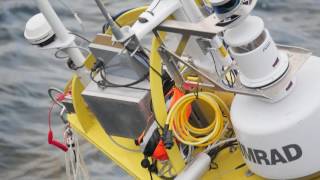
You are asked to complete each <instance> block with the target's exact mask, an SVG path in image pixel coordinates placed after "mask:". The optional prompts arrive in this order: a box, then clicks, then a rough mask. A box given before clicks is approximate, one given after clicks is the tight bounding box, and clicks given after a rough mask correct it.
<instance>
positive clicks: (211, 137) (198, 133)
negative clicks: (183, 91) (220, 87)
mask: <svg viewBox="0 0 320 180" xmlns="http://www.w3.org/2000/svg"><path fill="white" fill-rule="evenodd" d="M197 99H199V100H201V101H203V102H205V103H206V104H207V105H208V107H209V108H211V109H212V110H213V112H214V115H213V116H212V119H211V123H210V124H209V125H208V126H207V127H205V128H197V127H194V126H193V125H191V124H190V123H189V117H188V112H187V111H188V109H189V108H188V107H189V106H190V105H191V103H192V102H193V101H195V100H197ZM224 115H226V116H229V109H228V107H227V105H226V104H225V103H224V102H223V100H222V99H220V98H219V97H218V96H216V95H215V94H213V93H209V92H199V93H197V94H187V95H185V96H183V97H181V98H180V99H179V100H178V101H177V102H176V103H175V104H174V105H173V107H172V108H171V110H170V112H169V114H168V118H167V120H166V124H167V125H169V130H172V131H173V133H174V135H175V137H176V138H177V139H178V140H179V141H180V142H182V143H184V144H187V145H192V146H200V147H204V146H208V145H210V144H213V143H215V142H217V141H218V140H219V139H220V137H221V135H222V134H223V129H224ZM228 118H229V117H228Z"/></svg>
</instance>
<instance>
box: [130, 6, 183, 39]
mask: <svg viewBox="0 0 320 180" xmlns="http://www.w3.org/2000/svg"><path fill="white" fill-rule="evenodd" d="M180 7H181V3H180V1H179V0H161V1H159V0H154V1H153V2H152V3H151V5H150V6H149V7H148V9H147V11H145V12H144V13H142V14H141V15H140V17H141V18H144V19H146V20H147V22H139V21H137V22H136V23H135V24H134V25H133V26H132V31H133V32H134V34H135V35H136V37H137V38H138V40H141V39H142V38H144V37H145V36H146V35H147V34H148V33H150V32H152V30H153V29H154V28H155V27H156V26H158V25H159V24H160V23H161V22H162V21H164V20H165V19H167V18H168V17H169V16H170V15H171V14H172V13H174V12H175V11H176V10H177V9H179V8H180Z"/></svg>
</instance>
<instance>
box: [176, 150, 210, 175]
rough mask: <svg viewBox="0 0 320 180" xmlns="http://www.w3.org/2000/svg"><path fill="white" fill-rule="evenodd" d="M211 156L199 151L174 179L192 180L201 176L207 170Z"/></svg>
mask: <svg viewBox="0 0 320 180" xmlns="http://www.w3.org/2000/svg"><path fill="white" fill-rule="evenodd" d="M210 163H211V158H210V156H209V155H208V154H206V153H199V154H198V155H197V157H196V158H195V159H194V160H193V161H192V162H191V164H190V165H188V166H187V167H186V168H185V169H184V170H183V171H182V172H181V173H180V174H179V175H178V176H177V177H176V178H175V180H194V179H201V177H202V176H203V175H204V174H205V173H206V172H207V171H208V170H209V168H210Z"/></svg>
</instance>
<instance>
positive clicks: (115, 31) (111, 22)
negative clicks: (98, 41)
mask: <svg viewBox="0 0 320 180" xmlns="http://www.w3.org/2000/svg"><path fill="white" fill-rule="evenodd" d="M95 2H96V4H97V6H98V8H99V9H100V11H101V13H102V15H103V16H104V17H105V18H106V20H107V22H108V24H109V26H110V28H111V31H112V34H113V35H114V37H115V38H116V39H117V40H121V39H122V38H123V37H124V35H123V33H122V32H121V29H120V27H119V26H118V24H116V23H115V22H114V20H113V19H112V17H111V15H110V13H109V12H108V11H107V9H106V8H105V7H104V5H103V3H102V2H101V1H100V0H95Z"/></svg>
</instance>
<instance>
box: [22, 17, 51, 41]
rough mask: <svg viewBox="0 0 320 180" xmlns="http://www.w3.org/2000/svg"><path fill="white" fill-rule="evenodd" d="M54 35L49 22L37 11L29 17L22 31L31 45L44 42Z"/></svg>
mask: <svg viewBox="0 0 320 180" xmlns="http://www.w3.org/2000/svg"><path fill="white" fill-rule="evenodd" d="M54 35H55V34H54V32H53V30H52V28H51V26H50V24H49V23H48V21H47V20H46V18H45V17H44V16H43V14H42V13H38V14H36V15H34V16H33V17H32V18H30V19H29V20H28V22H27V24H26V28H25V31H24V37H25V38H26V39H27V40H28V41H29V42H30V43H31V44H33V45H39V44H41V43H45V42H46V41H48V40H49V39H50V38H52V37H53V36H54Z"/></svg>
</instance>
